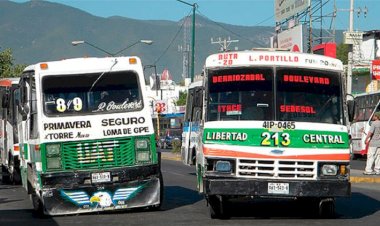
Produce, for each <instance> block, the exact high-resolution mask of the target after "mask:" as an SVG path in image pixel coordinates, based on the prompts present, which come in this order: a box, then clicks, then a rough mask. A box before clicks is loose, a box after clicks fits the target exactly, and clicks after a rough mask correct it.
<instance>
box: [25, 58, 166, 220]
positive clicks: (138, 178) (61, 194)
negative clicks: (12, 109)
mask: <svg viewBox="0 0 380 226" xmlns="http://www.w3.org/2000/svg"><path fill="white" fill-rule="evenodd" d="M143 87H145V80H144V75H143V69H142V64H141V61H140V59H139V58H138V57H108V58H76V59H67V60H61V61H52V62H44V63H37V64H35V65H31V66H28V67H27V68H26V69H25V70H24V72H23V74H22V76H21V80H20V96H21V98H20V99H21V100H20V103H19V107H18V108H19V113H20V118H21V120H20V121H19V130H20V131H19V133H20V134H22V136H21V137H20V143H21V144H20V147H21V150H20V151H21V155H22V157H23V159H22V164H21V174H22V180H23V185H24V187H25V188H26V189H27V191H28V193H29V194H30V195H31V198H32V202H33V206H34V209H35V210H36V211H38V213H41V214H48V215H62V214H74V213H83V212H94V211H106V210H119V209H126V208H135V207H149V208H153V209H156V208H159V207H160V205H161V202H162V195H163V181H162V175H161V170H160V161H159V160H160V157H159V155H158V153H157V152H156V147H155V136H154V130H153V124H152V118H151V115H150V111H149V104H148V102H147V101H148V100H147V98H146V93H145V90H144V88H143Z"/></svg>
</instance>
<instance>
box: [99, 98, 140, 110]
mask: <svg viewBox="0 0 380 226" xmlns="http://www.w3.org/2000/svg"><path fill="white" fill-rule="evenodd" d="M141 108H142V101H141V100H140V101H133V102H129V101H128V100H126V101H124V102H123V103H122V104H116V103H115V101H110V102H108V103H106V102H101V103H100V104H99V105H98V109H96V110H94V111H93V112H103V111H120V110H136V109H141Z"/></svg>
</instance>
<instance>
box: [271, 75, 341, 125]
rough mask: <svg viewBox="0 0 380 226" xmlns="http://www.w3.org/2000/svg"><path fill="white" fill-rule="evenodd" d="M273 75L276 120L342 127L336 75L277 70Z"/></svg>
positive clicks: (338, 81)
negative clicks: (274, 77)
mask: <svg viewBox="0 0 380 226" xmlns="http://www.w3.org/2000/svg"><path fill="white" fill-rule="evenodd" d="M276 74H277V82H276V87H277V105H278V106H277V115H278V118H279V120H282V121H301V122H322V123H332V124H343V112H342V103H341V88H340V77H339V74H338V73H336V72H335V73H334V72H326V71H320V70H310V69H289V68H281V69H277V73H276Z"/></svg>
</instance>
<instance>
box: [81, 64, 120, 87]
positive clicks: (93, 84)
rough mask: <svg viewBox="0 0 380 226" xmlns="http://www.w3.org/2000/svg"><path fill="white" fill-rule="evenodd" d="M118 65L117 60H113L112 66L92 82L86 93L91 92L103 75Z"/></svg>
mask: <svg viewBox="0 0 380 226" xmlns="http://www.w3.org/2000/svg"><path fill="white" fill-rule="evenodd" d="M117 63H118V61H117V58H115V62H114V63H113V64H112V66H111V67H110V69H109V70H108V71H103V73H101V74H100V75H99V77H98V78H97V79H96V80H95V81H94V83H92V85H91V88H90V89H89V90H88V92H91V90H92V88H94V86H95V85H96V83H97V82H98V81H99V80H100V79H101V78H102V77H103V75H104V74H105V73H106V72H110V71H111V70H112V68H113V67H114V66H115V65H116V64H117Z"/></svg>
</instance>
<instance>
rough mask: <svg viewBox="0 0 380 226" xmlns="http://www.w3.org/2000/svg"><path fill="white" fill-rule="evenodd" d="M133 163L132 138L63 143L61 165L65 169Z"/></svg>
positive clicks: (107, 166) (98, 167)
mask: <svg viewBox="0 0 380 226" xmlns="http://www.w3.org/2000/svg"><path fill="white" fill-rule="evenodd" d="M134 163H135V154H134V145H133V140H132V139H122V140H105V141H85V142H72V143H66V144H64V145H63V150H62V165H63V169H66V170H69V169H71V170H80V169H92V168H96V169H103V168H111V167H118V166H130V165H133V164H134Z"/></svg>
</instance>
